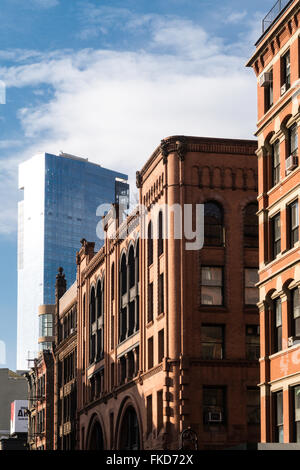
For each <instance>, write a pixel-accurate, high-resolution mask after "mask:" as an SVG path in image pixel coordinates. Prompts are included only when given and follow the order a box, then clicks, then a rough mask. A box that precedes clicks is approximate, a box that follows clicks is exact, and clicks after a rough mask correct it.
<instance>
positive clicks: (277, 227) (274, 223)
mask: <svg viewBox="0 0 300 470" xmlns="http://www.w3.org/2000/svg"><path fill="white" fill-rule="evenodd" d="M271 243H272V253H271V254H272V259H275V258H276V256H277V255H279V253H280V252H281V224H280V213H279V214H277V215H275V216H274V217H272V219H271Z"/></svg>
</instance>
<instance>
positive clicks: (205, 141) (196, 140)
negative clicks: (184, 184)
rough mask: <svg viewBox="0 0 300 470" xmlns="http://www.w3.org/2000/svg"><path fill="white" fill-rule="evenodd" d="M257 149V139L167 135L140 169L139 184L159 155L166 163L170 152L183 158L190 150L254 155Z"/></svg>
mask: <svg viewBox="0 0 300 470" xmlns="http://www.w3.org/2000/svg"><path fill="white" fill-rule="evenodd" d="M256 149H257V141H256V140H243V139H220V138H214V137H192V136H184V135H177V136H172V137H167V138H165V139H163V140H162V141H161V143H160V145H159V146H158V147H157V148H156V149H155V150H154V152H153V153H152V155H151V156H150V158H149V159H148V160H147V162H146V163H145V165H144V166H143V167H142V169H141V170H140V171H139V184H141V177H142V176H143V175H145V173H146V172H147V170H148V169H149V167H150V166H151V165H152V163H153V162H154V161H155V159H156V158H157V157H159V156H161V157H163V159H164V163H167V158H168V155H169V154H170V153H177V155H178V157H179V158H180V160H183V159H184V157H185V155H186V153H188V152H200V153H220V154H235V155H253V154H254V153H255V151H256Z"/></svg>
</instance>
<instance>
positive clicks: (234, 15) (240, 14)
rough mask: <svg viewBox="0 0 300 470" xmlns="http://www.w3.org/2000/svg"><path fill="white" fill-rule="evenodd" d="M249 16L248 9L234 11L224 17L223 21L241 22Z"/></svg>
mask: <svg viewBox="0 0 300 470" xmlns="http://www.w3.org/2000/svg"><path fill="white" fill-rule="evenodd" d="M246 16H247V12H246V10H244V11H233V12H231V13H229V15H228V16H226V17H224V19H223V21H224V23H232V24H236V23H239V22H240V21H242V20H244V19H245V18H246Z"/></svg>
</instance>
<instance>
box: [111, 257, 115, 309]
mask: <svg viewBox="0 0 300 470" xmlns="http://www.w3.org/2000/svg"><path fill="white" fill-rule="evenodd" d="M114 298H115V263H113V264H112V265H111V300H112V301H113V300H114Z"/></svg>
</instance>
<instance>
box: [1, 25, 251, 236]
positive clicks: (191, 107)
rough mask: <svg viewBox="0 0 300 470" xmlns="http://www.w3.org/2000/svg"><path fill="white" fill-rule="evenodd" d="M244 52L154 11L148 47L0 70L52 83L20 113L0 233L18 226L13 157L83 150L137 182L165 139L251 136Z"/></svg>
mask: <svg viewBox="0 0 300 470" xmlns="http://www.w3.org/2000/svg"><path fill="white" fill-rule="evenodd" d="M244 59H245V58H244V57H242V56H240V55H239V54H236V55H234V54H233V53H231V54H229V53H228V49H227V46H226V47H225V46H224V45H223V41H222V40H221V39H218V38H213V37H210V36H209V34H208V33H207V32H206V31H204V30H203V29H202V28H200V27H197V26H196V25H195V24H193V23H191V22H188V21H184V20H182V21H180V20H178V19H173V21H170V20H168V21H164V20H163V19H161V18H160V19H158V18H156V21H155V22H152V36H151V40H150V42H149V44H148V50H137V51H135V52H116V51H113V50H110V51H103V50H98V51H96V50H91V49H85V50H81V51H79V52H71V51H58V52H53V53H52V54H51V56H47V55H46V54H44V55H40V56H39V57H38V58H35V59H32V60H29V63H28V64H16V65H14V66H12V67H6V68H4V67H2V68H0V76H1V78H2V79H4V80H5V82H6V84H7V86H8V89H9V87H12V86H13V87H20V88H22V87H25V86H32V87H34V89H35V87H38V86H40V85H47V86H48V87H49V86H50V87H52V89H53V94H52V95H51V98H49V100H48V101H46V102H44V104H42V105H40V104H39V105H38V106H34V105H29V106H27V107H26V108H24V109H20V110H19V115H18V116H19V119H20V121H21V123H22V126H23V129H24V135H25V142H30V145H26V146H25V148H24V152H23V153H22V155H20V154H18V155H17V156H16V154H15V152H14V155H13V158H12V159H11V160H10V161H9V168H11V170H7V169H6V178H5V177H3V175H2V178H3V179H2V181H0V183H1V184H0V188H2V189H0V197H2V199H1V200H2V201H3V200H5V201H6V204H5V209H4V210H3V209H0V232H2V233H3V232H9V231H12V230H14V229H15V216H14V217H12V216H11V215H9V214H8V212H9V213H13V214H15V196H13V195H15V194H16V181H15V173H16V165H17V162H18V161H19V160H20V159H25V158H27V157H29V156H31V155H32V154H35V153H37V151H48V152H54V153H57V152H59V151H60V150H61V149H62V150H63V151H65V152H68V153H72V154H75V155H79V156H80V155H81V156H85V157H88V158H89V159H90V160H91V161H95V162H99V163H101V164H102V165H103V166H106V167H109V168H112V169H117V170H120V171H122V172H125V173H129V175H130V178H131V181H132V182H133V181H134V175H135V171H136V170H137V169H139V168H141V166H142V165H143V164H144V163H145V161H146V160H147V158H148V157H149V156H150V154H151V153H152V151H153V150H154V149H155V147H156V146H157V145H158V144H159V143H160V140H161V139H162V138H163V137H166V136H169V135H174V134H185V135H199V136H216V137H233V138H251V136H252V131H254V123H255V119H256V96H255V93H256V90H255V83H254V82H255V80H254V78H253V76H252V74H251V73H250V71H246V70H245V69H244V61H245V60H244ZM0 173H1V160H0ZM2 182H5V187H6V190H5V194H4V192H3V194H1V191H4V190H3V185H2ZM132 189H133V190H135V188H134V187H133V188H132Z"/></svg>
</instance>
